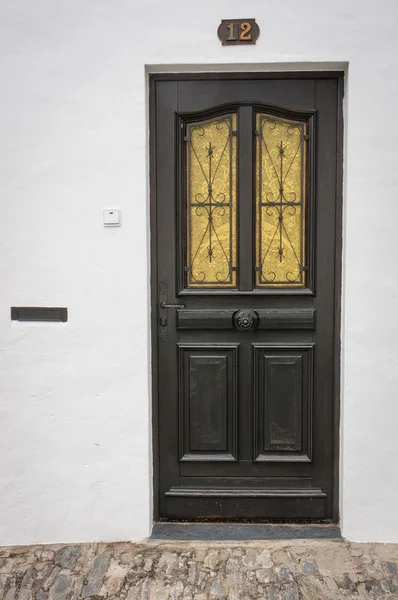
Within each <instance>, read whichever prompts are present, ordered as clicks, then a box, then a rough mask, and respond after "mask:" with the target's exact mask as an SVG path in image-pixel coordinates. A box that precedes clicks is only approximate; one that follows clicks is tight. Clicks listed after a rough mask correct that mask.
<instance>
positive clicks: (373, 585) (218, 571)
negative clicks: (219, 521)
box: [0, 540, 398, 600]
mask: <svg viewBox="0 0 398 600" xmlns="http://www.w3.org/2000/svg"><path fill="white" fill-rule="evenodd" d="M80 598H85V599H88V600H99V599H102V598H107V599H109V600H111V599H112V600H116V599H119V598H121V599H125V600H166V599H170V600H177V599H181V600H212V599H217V598H228V599H229V600H241V599H244V600H247V599H251V598H253V599H255V600H260V599H261V600H262V599H264V600H307V599H308V600H310V599H311V600H329V599H330V600H332V599H337V598H350V599H370V598H372V599H376V600H377V599H378V598H383V599H384V598H385V599H387V598H388V599H393V598H394V599H398V545H381V544H350V543H348V542H335V541H309V540H306V541H303V540H298V541H292V542H286V541H269V542H268V541H265V542H246V543H237V542H235V543H232V542H219V543H213V542H212V543H210V542H207V543H205V542H196V543H191V542H186V543H183V542H167V543H166V542H163V543H154V542H147V543H144V544H129V543H117V544H81V545H68V546H30V547H16V548H11V547H8V548H0V599H1V600H33V599H36V600H77V599H80Z"/></svg>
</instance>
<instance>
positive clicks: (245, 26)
mask: <svg viewBox="0 0 398 600" xmlns="http://www.w3.org/2000/svg"><path fill="white" fill-rule="evenodd" d="M235 25H238V23H229V25H227V29H229V36H228V37H227V40H226V41H227V42H236V41H237V38H236V37H235V35H234V33H235V32H234V29H235ZM251 28H252V26H251V24H250V23H241V24H240V25H239V29H240V34H239V40H240V41H241V42H249V41H250V40H251V39H252V34H251V33H250V31H251Z"/></svg>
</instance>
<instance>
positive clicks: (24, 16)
mask: <svg viewBox="0 0 398 600" xmlns="http://www.w3.org/2000/svg"><path fill="white" fill-rule="evenodd" d="M245 16H247V17H256V19H257V22H258V23H259V25H260V28H261V35H260V38H259V40H258V42H257V45H256V46H250V47H244V48H240V47H236V46H235V47H229V48H225V47H222V46H221V44H220V42H219V41H218V39H217V36H216V30H217V26H218V24H219V21H220V19H221V18H228V17H245ZM397 19H398V5H397V4H396V3H395V2H393V1H392V0H328V1H326V0H322V1H321V2H320V1H319V0H302V1H301V2H297V1H296V0H284V2H273V3H269V2H264V0H247V1H246V2H245V3H244V4H242V2H241V1H240V0H239V1H238V0H219V1H218V2H214V1H213V0H202V2H201V3H200V4H198V5H195V8H193V5H192V3H190V2H186V0H170V1H168V2H162V1H160V0H156V1H153V0H152V1H151V0H146V1H145V2H143V1H141V0H117V1H115V0H85V1H84V2H82V1H81V0H35V2H32V1H31V0H3V2H1V4H0V27H1V32H0V44H1V48H0V63H1V69H0V72H1V74H2V77H1V82H2V86H1V87H2V92H1V95H0V103H1V107H0V119H1V132H0V140H1V141H0V181H1V218H0V245H1V246H0V248H1V251H0V257H1V258H0V281H1V293H0V349H1V354H0V369H1V371H0V384H1V390H0V391H1V395H0V403H1V404H0V407H1V408H0V410H1V412H0V423H1V435H0V461H1V464H0V496H1V503H0V544H25V543H34V542H67V541H87V540H118V539H124V540H128V539H134V540H136V539H141V538H143V537H145V536H146V535H148V534H149V531H150V522H151V511H152V507H151V497H152V491H151V450H150V447H151V442H150V438H151V428H150V385H149V379H150V377H149V373H150V365H149V328H148V322H149V315H148V294H149V292H148V251H147V248H148V237H149V236H148V185H147V181H148V175H147V169H148V167H147V150H148V148H147V88H146V78H145V65H159V64H164V65H170V64H179V65H181V64H182V63H185V64H186V65H207V67H206V68H207V69H208V68H209V67H208V65H212V64H213V65H220V64H221V63H224V64H225V65H227V64H229V65H230V66H229V67H225V68H228V69H230V70H234V69H238V68H243V66H244V64H251V68H252V69H256V67H255V63H257V64H258V67H257V68H258V69H260V70H262V69H264V68H266V69H269V70H272V69H273V68H274V69H280V68H290V69H292V68H297V67H298V65H294V64H293V63H325V62H328V63H332V62H334V63H336V64H337V65H338V64H340V65H341V64H343V63H346V62H349V76H348V94H346V145H345V151H346V157H345V208H344V239H345V243H344V291H343V295H344V297H343V307H344V312H343V398H342V523H343V533H344V535H345V536H347V537H348V538H349V539H352V540H364V541H369V540H377V541H395V542H398V511H397V506H398V467H397V464H398V461H397V456H398V435H397V414H398V413H397V394H396V390H397V379H398V374H397V373H398V353H397V339H398V322H397V317H396V306H397V301H396V297H397V293H398V280H397V276H396V264H397V260H398V251H397V244H396V237H397V236H396V222H397V218H398V204H397V197H398V169H397V166H396V165H397V149H396V148H397V146H396V139H397V134H398V121H397V119H396V118H395V112H396V106H395V105H396V102H397V97H398V80H397V78H396V76H395V75H396V72H397V70H398V43H397V36H396V22H397ZM234 64H235V65H234ZM239 65H240V67H239ZM319 66H321V67H322V65H319ZM317 67H318V65H313V66H312V68H317ZM185 68H186V70H189V69H190V68H193V67H188V66H186V67H185ZM197 68H200V67H197ZM215 68H216V69H219V68H221V67H215ZM308 68H310V66H309V65H308ZM104 207H120V208H121V209H122V216H123V224H122V227H120V228H116V229H105V228H104V227H103V226H102V209H103V208H104ZM11 305H65V306H68V307H69V322H68V323H67V324H54V325H26V324H21V323H11V322H10V314H9V311H10V306H11Z"/></svg>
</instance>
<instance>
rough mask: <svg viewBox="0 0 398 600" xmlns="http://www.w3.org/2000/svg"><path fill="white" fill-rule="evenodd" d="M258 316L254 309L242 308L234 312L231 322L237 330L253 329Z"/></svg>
mask: <svg viewBox="0 0 398 600" xmlns="http://www.w3.org/2000/svg"><path fill="white" fill-rule="evenodd" d="M259 320H260V319H259V316H258V314H257V313H256V311H255V310H252V309H242V310H237V311H236V313H234V316H233V319H232V322H233V325H234V327H235V329H237V330H238V331H255V330H256V329H257V327H258V323H259Z"/></svg>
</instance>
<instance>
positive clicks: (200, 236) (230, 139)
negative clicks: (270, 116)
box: [185, 114, 237, 287]
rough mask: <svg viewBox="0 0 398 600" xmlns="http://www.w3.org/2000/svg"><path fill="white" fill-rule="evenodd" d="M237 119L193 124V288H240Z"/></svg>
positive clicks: (189, 245)
mask: <svg viewBox="0 0 398 600" xmlns="http://www.w3.org/2000/svg"><path fill="white" fill-rule="evenodd" d="M235 129H236V114H230V115H224V116H222V117H219V118H215V119H212V120H209V121H203V122H200V123H191V124H188V125H187V128H186V134H187V135H186V137H185V141H186V142H187V154H186V157H187V168H186V179H187V181H186V186H187V187H186V190H187V203H186V206H187V236H186V257H187V262H186V267H185V271H186V284H187V286H188V287H235V286H236V277H237V273H236V271H237V269H236V266H235V263H236V245H237V243H236V229H237V225H236V212H237V211H236V135H235V134H236V131H235Z"/></svg>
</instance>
